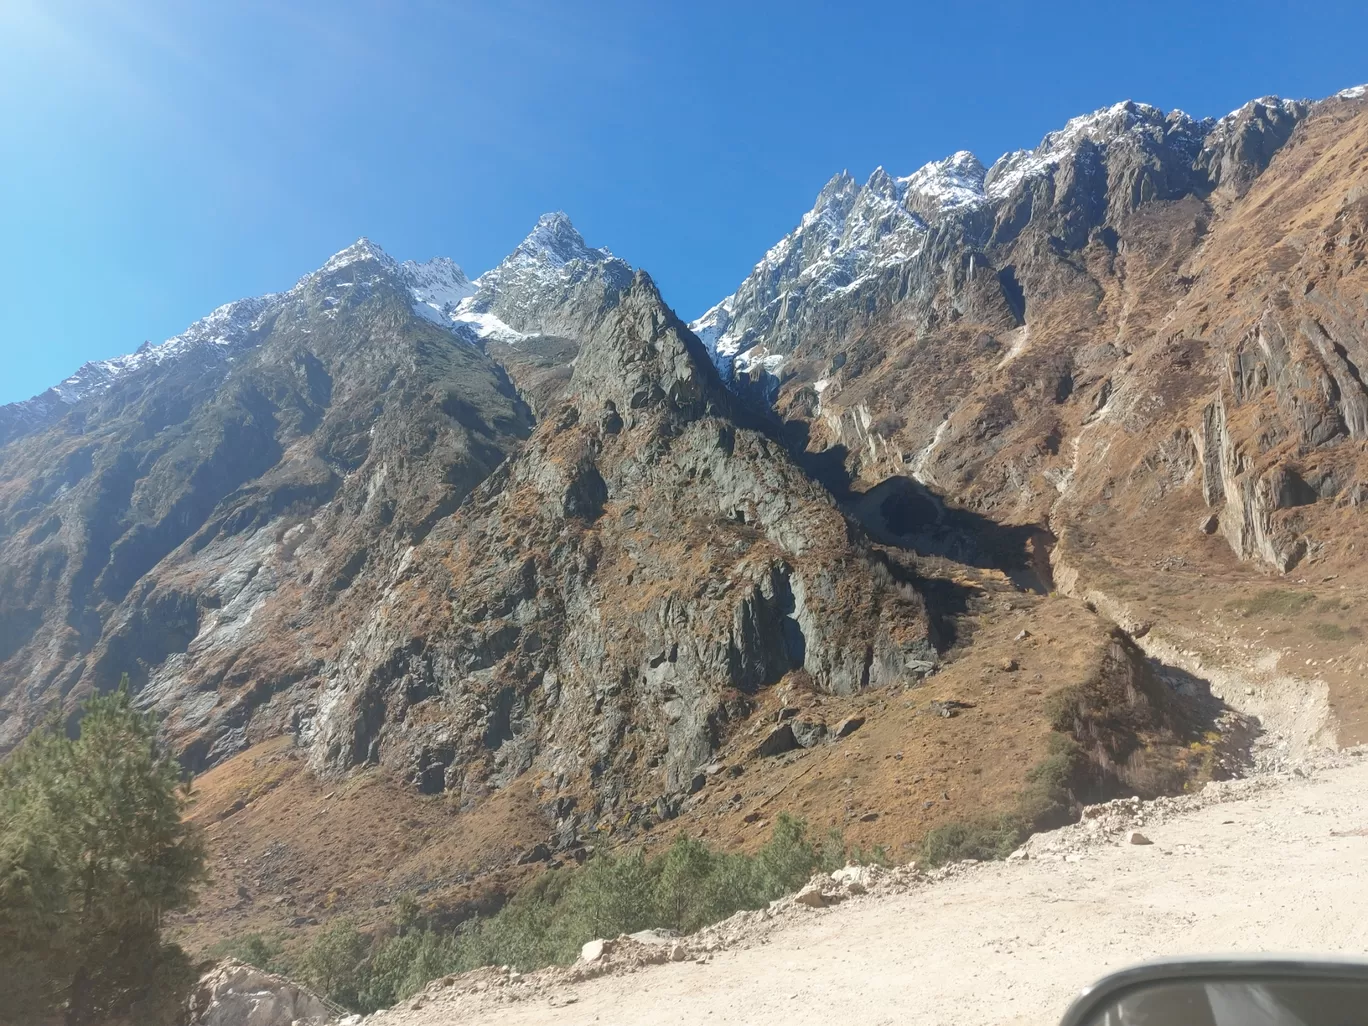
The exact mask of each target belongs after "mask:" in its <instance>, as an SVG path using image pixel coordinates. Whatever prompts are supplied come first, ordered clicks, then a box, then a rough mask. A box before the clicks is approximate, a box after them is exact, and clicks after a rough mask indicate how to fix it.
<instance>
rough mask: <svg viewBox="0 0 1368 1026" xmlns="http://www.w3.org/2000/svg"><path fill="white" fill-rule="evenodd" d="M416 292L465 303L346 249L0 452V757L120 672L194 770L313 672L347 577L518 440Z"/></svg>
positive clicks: (487, 374)
mask: <svg viewBox="0 0 1368 1026" xmlns="http://www.w3.org/2000/svg"><path fill="white" fill-rule="evenodd" d="M421 271H427V272H430V273H429V274H428V276H427V285H428V286H429V287H431V286H432V285H433V279H434V278H440V277H441V276H443V275H445V277H446V280H447V283H448V284H450V285H454V286H460V285H461V283H462V282H463V281H464V277H463V276H461V275H460V272H459V269H458V268H455V267H454V265H450V266H442V265H438V266H435V267H434V266H429V267H426V268H417V267H414V266H401V265H398V264H396V263H395V262H394V261H393V260H391V259H390V258H389V257H388V256H386V255H385V254H384V253H383V252H381V251H380V250H378V249H377V248H376V247H374V246H372V245H370V244H369V243H366V242H365V241H364V240H363V241H362V242H360V243H358V244H357V245H356V246H353V247H351V248H349V249H348V250H345V251H343V252H342V253H339V254H337V255H336V256H335V257H333V258H332V259H331V260H329V261H328V263H327V264H326V265H325V266H324V267H323V268H322V269H321V270H319V271H318V272H316V273H314V274H311V275H308V276H307V277H305V278H304V279H302V280H301V281H300V282H299V283H298V284H297V285H296V286H295V287H294V288H293V289H291V290H290V291H288V292H286V293H283V294H280V295H276V296H268V297H264V298H262V299H257V300H247V301H243V302H240V303H234V304H230V305H229V306H228V307H224V308H223V309H222V310H219V311H216V312H215V314H214V315H212V316H211V317H209V318H207V319H206V320H205V321H202V322H200V324H198V325H196V326H195V327H193V328H192V329H191V330H190V331H188V332H187V333H186V334H185V335H183V336H180V337H178V338H177V339H173V340H171V341H170V342H168V343H166V344H164V345H162V346H158V347H145V348H144V349H143V350H141V351H140V352H139V354H136V355H135V356H134V357H130V358H125V359H124V360H123V361H113V362H111V365H110V366H109V367H107V368H106V373H104V374H102V375H100V376H92V375H91V374H89V373H88V372H87V371H83V372H82V373H81V374H80V375H78V376H77V377H78V378H79V379H80V380H79V381H77V382H75V385H73V384H72V382H68V383H66V384H65V385H64V386H63V388H64V389H69V388H72V387H77V386H79V387H78V392H79V394H76V395H74V396H69V398H71V399H72V402H71V403H70V404H67V403H66V402H65V401H63V402H62V403H61V407H62V408H61V409H60V410H58V411H57V412H60V413H62V416H61V417H59V418H57V419H55V420H53V421H52V422H51V423H50V424H46V425H45V424H44V423H43V422H42V419H41V418H37V419H30V420H29V421H28V423H27V426H26V429H25V430H24V432H22V433H20V434H19V435H18V436H17V437H15V438H13V439H11V440H10V441H9V443H8V444H7V445H5V446H3V448H0V482H3V484H2V485H0V554H2V555H0V567H3V570H0V716H2V717H3V719H0V744H3V745H4V746H8V745H12V744H13V743H14V742H15V741H16V740H18V738H19V737H21V736H22V735H23V733H24V731H25V730H26V729H27V727H28V726H29V725H31V724H32V722H33V721H34V719H35V718H36V717H38V716H40V715H43V714H44V712H45V711H46V710H48V709H50V708H51V707H53V706H54V705H63V706H68V705H69V704H70V703H71V702H72V701H74V699H75V698H76V697H77V696H79V695H81V694H83V693H85V692H87V691H88V690H90V689H105V688H109V687H112V686H113V685H114V684H115V683H117V681H118V679H119V677H120V675H121V674H122V673H124V672H128V673H130V674H131V676H132V678H133V682H134V685H135V686H136V687H137V688H139V689H140V691H141V692H142V694H143V696H144V698H145V700H146V701H148V702H150V703H155V704H156V705H158V706H159V707H161V708H162V709H163V710H165V711H166V712H167V713H168V714H169V715H170V717H171V721H170V722H171V724H172V727H173V729H174V730H175V731H176V732H177V733H178V735H179V736H180V737H181V738H182V740H183V741H184V743H185V744H186V745H187V746H188V749H187V761H189V762H190V763H192V764H194V765H204V764H205V763H206V762H210V761H213V760H214V759H216V758H219V757H221V756H222V755H223V754H225V753H228V752H231V751H233V750H235V749H237V748H240V747H242V746H243V745H244V744H245V743H246V739H247V734H248V732H249V724H250V721H251V720H252V717H253V710H254V709H256V708H257V707H258V706H260V705H261V704H263V703H265V702H267V701H268V700H269V699H270V698H271V696H272V695H274V694H276V693H277V692H280V691H283V690H285V689H287V688H288V687H289V686H290V685H291V684H293V683H297V682H299V681H301V680H306V679H309V678H310V677H311V676H312V675H313V674H315V673H316V672H317V670H318V668H319V666H320V665H322V663H323V662H324V661H325V660H326V658H327V654H328V653H329V652H330V651H331V650H332V648H333V647H334V646H335V645H336V644H337V642H338V640H339V639H340V637H341V631H342V630H343V629H344V623H345V609H346V608H347V607H348V604H349V602H354V601H359V600H360V594H361V593H363V592H364V593H366V594H371V595H373V592H371V591H370V590H369V589H370V581H371V580H372V575H371V574H368V573H367V572H366V571H367V568H372V569H374V568H377V567H380V566H383V565H386V564H387V563H389V562H392V561H394V560H395V559H398V558H401V557H402V555H403V553H404V552H406V551H407V550H408V548H409V547H410V546H412V545H413V544H415V543H416V542H418V541H420V540H421V539H422V538H423V537H425V536H426V535H427V534H428V532H430V531H431V529H432V527H433V526H434V525H435V524H436V523H437V522H438V521H440V520H441V519H442V518H444V517H445V516H447V515H448V514H449V513H450V512H451V511H452V510H453V509H454V508H455V507H456V505H457V504H458V503H459V502H460V501H461V500H462V499H463V498H464V497H465V496H466V495H467V494H468V493H469V492H470V491H471V489H472V488H474V486H475V485H476V484H478V483H479V482H480V481H482V480H483V479H484V478H485V477H486V476H488V474H489V473H490V472H491V471H492V470H493V469H494V468H495V467H496V466H498V464H499V463H500V462H501V461H502V460H503V459H504V458H505V457H506V456H507V454H508V453H509V452H511V451H512V450H513V449H514V447H515V446H516V445H517V443H518V441H519V440H520V439H521V438H523V437H525V436H526V435H527V434H528V433H529V431H530V430H531V427H532V418H531V414H530V412H529V411H528V409H527V407H526V405H525V404H524V403H523V402H522V401H521V400H520V399H519V398H518V396H517V394H516V392H515V390H514V388H513V386H512V384H511V382H510V381H509V380H508V378H507V376H506V375H505V374H504V373H503V371H502V370H501V369H500V368H499V367H498V365H497V364H495V363H494V362H493V361H492V360H490V359H489V358H488V357H487V356H485V355H484V354H483V353H482V352H481V351H480V350H479V349H477V348H475V347H474V346H472V345H470V344H469V343H468V342H466V341H464V340H463V339H462V338H461V337H459V336H458V335H457V334H454V333H453V332H451V331H450V330H448V329H446V328H444V327H440V326H438V325H437V324H435V323H433V319H432V318H431V317H430V316H429V315H428V314H427V312H426V311H427V310H428V308H427V307H425V306H424V305H423V304H422V303H421V301H420V300H419V299H417V298H416V297H415V294H414V292H415V286H414V279H415V277H416V276H417V275H418V274H419V273H420V272H421ZM458 279H459V280H458ZM466 286H467V288H468V283H466ZM10 422H11V423H18V417H17V416H16V415H15V411H14V410H13V408H11V409H10ZM353 592H354V594H352V595H351V596H350V597H348V596H349V593H353Z"/></svg>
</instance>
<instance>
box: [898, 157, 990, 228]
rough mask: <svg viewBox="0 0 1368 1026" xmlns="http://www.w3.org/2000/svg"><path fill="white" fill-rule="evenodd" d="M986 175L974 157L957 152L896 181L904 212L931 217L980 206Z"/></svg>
mask: <svg viewBox="0 0 1368 1026" xmlns="http://www.w3.org/2000/svg"><path fill="white" fill-rule="evenodd" d="M987 173H988V171H987V168H985V167H984V166H983V163H982V162H981V161H980V160H979V159H978V157H976V156H974V155H973V154H972V153H970V152H969V151H968V150H960V151H959V152H957V153H952V154H951V155H950V156H948V157H946V158H945V159H944V160H934V161H932V162H931V163H929V164H926V165H923V166H922V167H920V168H918V169H917V170H916V171H914V172H913V173H912V174H910V175H908V176H907V177H906V178H900V179H898V180H897V182H898V188H899V189H900V191H902V193H903V194H904V196H905V199H904V203H905V204H906V205H907V207H908V209H910V210H915V211H917V212H918V213H920V214H922V215H923V216H934V215H936V214H939V213H943V212H945V211H949V210H956V209H959V208H960V207H969V206H975V205H977V204H979V203H982V202H983V200H984V192H983V179H984V176H985V175H986V174H987Z"/></svg>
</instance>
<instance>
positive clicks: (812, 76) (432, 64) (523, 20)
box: [0, 0, 1368, 402]
mask: <svg viewBox="0 0 1368 1026" xmlns="http://www.w3.org/2000/svg"><path fill="white" fill-rule="evenodd" d="M1365 39H1368V4H1366V3H1363V2H1362V0H1358V2H1336V0H1318V2H1316V3H1315V4H1301V3H1296V4H1294V3H1288V2H1280V3H1273V2H1261V0H1241V2H1238V3H1236V2H1211V0H1199V2H1196V3H1194V2H1192V0H1184V2H1170V0H1156V2H1151V3H1147V4H1143V5H1141V4H1124V5H1123V4H1107V3H1098V2H1096V0H1092V2H1087V3H1048V2H1024V0H1023V2H1018V3H955V2H947V0H940V2H936V3H918V2H900V3H893V2H888V0H883V2H864V0H858V2H857V0H846V2H844V3H839V4H837V3H827V4H824V3H815V2H807V0H783V2H778V0H775V2H770V0H765V2H747V0H726V2H714V0H687V2H682V0H681V2H665V0H630V2H628V0H624V2H617V0H603V2H596V3H576V2H571V0H559V2H556V0H501V2H494V3H479V4H476V3H461V2H453V3H439V2H435V0H432V2H416V0H407V2H405V0H394V2H382V0H371V2H364V0H330V2H327V3H323V2H312V0H310V2H290V0H231V2H227V3H224V2H219V3H209V2H200V0H190V2H186V0H142V2H139V0H107V2H98V0H0V240H2V244H0V281H3V283H4V289H3V292H0V402H5V401H9V400H13V399H17V398H22V397H25V396H28V395H31V394H33V393H35V392H38V391H40V390H41V389H43V388H44V387H46V386H47V385H49V384H52V383H54V382H56V381H57V380H59V379H60V378H62V377H63V376H65V375H66V374H68V373H70V372H71V371H73V370H74V369H75V368H76V367H77V366H78V365H79V364H81V363H82V362H83V361H85V360H88V359H97V358H104V357H109V356H114V355H117V354H119V353H123V352H127V351H129V350H131V349H133V348H136V346H137V345H138V344H140V343H141V342H142V341H143V340H144V339H152V340H156V341H160V340H161V339H163V338H165V337H167V336H169V335H172V334H175V333H176V332H178V331H180V330H181V329H182V328H184V327H185V326H186V325H187V324H189V323H190V322H191V321H193V320H195V319H196V318H197V317H199V316H201V315H203V314H204V313H206V312H208V311H209V310H210V309H212V308H213V307H214V306H216V305H218V304H220V303H223V302H226V301H228V300H231V299H235V298H238V297H241V296H245V295H255V294H259V293H262V292H267V291H273V290H277V289H280V288H284V287H287V286H288V285H290V284H291V283H292V282H293V281H294V280H295V278H297V277H298V276H299V275H300V274H302V273H304V272H307V271H309V270H311V269H313V268H314V267H316V266H318V265H319V264H320V263H322V262H323V260H324V259H325V258H326V257H327V256H328V255H329V254H331V253H332V252H334V251H336V250H338V249H340V248H342V247H343V246H345V245H347V244H348V243H350V242H352V241H353V240H354V239H355V238H356V237H357V236H360V235H367V236H370V237H371V238H372V239H374V240H375V241H376V242H378V243H379V244H380V245H382V246H384V247H385V248H386V249H387V250H388V251H389V252H390V253H391V254H393V255H394V256H396V257H398V258H400V259H404V258H408V257H413V258H418V259H422V258H426V257H430V256H435V255H439V254H441V255H447V256H451V257H453V258H455V259H456V260H457V261H458V262H459V263H461V264H462V266H464V267H465V268H466V270H467V272H468V273H470V274H471V276H472V277H473V276H474V275H475V274H477V273H479V272H480V271H483V270H485V269H487V268H488V267H490V266H491V265H493V264H494V263H496V262H498V260H499V259H500V258H501V257H502V256H503V255H504V254H505V253H506V252H507V251H508V250H510V249H511V248H512V247H513V246H514V245H516V243H517V242H518V241H519V239H521V238H522V236H523V235H524V234H526V232H527V231H528V230H529V229H530V227H531V226H532V224H533V223H534V221H535V219H536V217H537V215H538V214H540V213H541V212H543V211H545V210H553V209H563V210H565V211H567V212H568V213H569V214H570V216H571V218H572V219H573V220H574V222H575V224H576V225H577V226H578V227H579V228H580V230H581V232H582V233H583V234H584V236H585V237H586V239H587V240H588V241H589V243H590V244H591V245H606V246H608V247H610V248H611V249H613V250H614V251H615V252H617V253H618V254H619V255H621V256H623V257H624V258H626V259H627V260H629V261H631V262H632V263H633V264H636V265H638V266H641V267H645V268H646V269H647V270H649V271H650V272H651V273H652V274H653V275H654V276H655V278H656V280H657V281H658V282H659V283H660V285H661V287H662V290H663V291H664V294H665V296H666V299H667V300H668V301H669V302H670V303H671V304H672V305H673V306H675V308H676V309H677V310H678V311H679V312H680V313H681V314H683V315H684V316H685V317H692V316H696V315H697V314H698V313H700V312H701V311H702V310H703V309H704V308H706V307H707V306H709V305H711V303H712V302H714V301H715V300H717V299H719V298H720V297H721V296H723V295H725V294H726V293H728V292H730V291H731V290H732V289H733V288H734V287H735V285H736V284H737V282H738V281H739V280H740V279H741V278H742V277H743V276H744V275H745V274H746V273H747V271H748V270H749V269H750V267H751V266H752V265H753V264H754V262H755V261H756V260H757V259H758V258H759V257H760V256H761V254H762V253H763V252H764V250H765V249H766V248H767V247H769V246H770V245H771V244H772V243H773V242H775V241H776V240H777V239H778V238H779V236H780V235H782V234H783V233H784V232H785V231H787V230H788V229H789V228H790V227H792V226H793V224H794V223H795V222H796V221H797V220H798V218H799V217H800V216H801V215H802V213H803V212H804V211H805V210H806V209H807V208H808V207H809V206H810V205H811V202H812V199H813V197H814V196H815V194H816V192H817V190H818V189H819V188H820V187H821V185H822V183H823V182H824V181H825V180H826V179H827V178H828V177H829V176H830V175H831V174H833V173H834V172H836V171H839V170H841V169H842V168H849V169H850V170H851V171H852V172H853V173H854V174H856V175H857V176H861V177H863V176H865V175H867V174H868V173H869V172H870V171H871V170H872V169H873V168H874V167H875V166H877V165H879V164H883V165H885V166H886V167H888V168H889V169H890V170H891V171H893V172H894V173H907V172H909V171H911V170H914V169H915V168H917V167H918V166H920V165H921V164H923V163H925V162H926V161H928V160H932V159H937V158H939V157H942V156H944V155H946V154H948V153H951V152H953V151H954V150H958V149H971V150H973V151H975V152H976V153H978V154H979V155H980V157H982V158H983V159H984V160H985V161H991V160H992V159H993V158H994V157H996V156H997V155H999V154H1000V153H1002V152H1003V151H1005V150H1009V149H1016V148H1018V147H1022V146H1030V145H1034V144H1035V143H1036V142H1037V141H1039V138H1040V136H1041V135H1043V134H1044V133H1045V132H1046V131H1048V130H1050V129H1052V128H1057V127H1059V126H1060V125H1061V124H1063V122H1064V121H1065V120H1066V119H1067V118H1069V117H1070V116H1072V115H1074V114H1078V113H1081V112H1084V111H1088V110H1092V109H1094V108H1097V107H1100V106H1103V105H1106V104H1109V103H1113V102H1115V101H1117V100H1120V99H1124V98H1127V97H1131V98H1134V99H1137V100H1145V101H1147V102H1150V103H1153V104H1156V105H1158V106H1160V107H1163V108H1165V109H1169V108H1171V107H1174V106H1178V107H1182V108H1183V109H1184V110H1186V111H1188V112H1189V113H1191V114H1194V115H1198V116H1203V115H1216V116H1219V115H1222V114H1225V113H1226V112H1227V111H1229V110H1231V109H1232V108H1234V107H1236V106H1238V105H1239V104H1241V103H1243V102H1244V101H1245V100H1247V99H1250V98H1252V97H1255V96H1258V95H1261V94H1265V93H1278V94H1281V95H1284V96H1311V97H1318V96H1323V95H1327V94H1329V93H1332V92H1334V91H1336V90H1338V89H1341V88H1344V87H1346V86H1349V85H1353V84H1357V83H1359V82H1363V81H1365V80H1368V50H1365V48H1364V40H1365Z"/></svg>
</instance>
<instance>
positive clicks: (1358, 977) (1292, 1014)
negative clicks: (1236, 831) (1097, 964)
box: [1060, 958, 1368, 1026]
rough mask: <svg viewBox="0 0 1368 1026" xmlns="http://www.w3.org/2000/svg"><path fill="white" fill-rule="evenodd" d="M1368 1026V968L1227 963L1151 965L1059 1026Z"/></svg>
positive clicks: (1096, 987) (1099, 986) (1098, 989)
mask: <svg viewBox="0 0 1368 1026" xmlns="http://www.w3.org/2000/svg"><path fill="white" fill-rule="evenodd" d="M1364 1023H1368V962H1359V961H1349V960H1345V961H1300V960H1297V959H1281V958H1280V959H1268V958H1228V959H1191V960H1183V961H1172V962H1151V963H1146V964H1144V965H1138V966H1135V967H1134V968H1131V969H1125V970H1123V971H1121V972H1119V973H1113V974H1112V975H1111V976H1107V977H1104V978H1103V979H1102V980H1099V981H1098V982H1097V983H1095V984H1093V985H1092V986H1091V987H1089V988H1088V989H1087V990H1085V991H1084V992H1083V993H1082V994H1080V995H1079V996H1078V997H1077V998H1076V999H1075V1000H1074V1002H1073V1004H1072V1005H1070V1006H1069V1010H1068V1011H1067V1012H1065V1013H1064V1018H1063V1019H1062V1020H1061V1021H1060V1026H1351V1024H1355V1026H1357V1024H1364Z"/></svg>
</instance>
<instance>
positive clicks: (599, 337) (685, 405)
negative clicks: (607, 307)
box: [570, 271, 729, 415]
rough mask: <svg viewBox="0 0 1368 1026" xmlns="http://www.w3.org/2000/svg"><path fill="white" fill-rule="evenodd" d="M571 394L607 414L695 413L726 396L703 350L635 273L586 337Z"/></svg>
mask: <svg viewBox="0 0 1368 1026" xmlns="http://www.w3.org/2000/svg"><path fill="white" fill-rule="evenodd" d="M570 392H571V394H573V395H575V396H577V397H579V399H580V400H589V401H590V402H591V403H592V404H594V405H599V406H601V407H602V408H603V409H604V410H605V411H607V412H608V414H609V415H611V412H612V411H621V412H623V413H626V412H627V411H630V410H639V409H643V408H646V407H659V406H665V407H666V408H668V409H669V410H672V411H677V412H684V413H687V414H691V415H692V414H697V413H699V412H701V411H702V410H703V409H705V408H706V407H707V406H708V405H709V400H711V401H712V402H713V403H714V404H716V403H718V401H719V400H720V401H721V404H722V405H724V406H725V405H726V401H727V399H728V398H729V397H728V394H727V392H726V390H725V388H724V387H723V385H722V382H721V380H720V379H719V378H718V376H717V371H716V370H715V369H714V368H713V366H712V363H711V361H710V360H709V357H708V353H707V350H705V349H704V348H703V347H702V346H701V345H700V344H699V342H698V340H697V339H696V338H695V337H694V336H693V334H692V333H691V332H690V331H689V329H688V327H687V326H686V325H685V324H684V323H683V322H682V321H680V320H679V318H678V317H676V316H675V314H674V313H673V312H672V311H671V310H670V308H669V307H668V306H667V305H666V304H665V301H664V299H662V298H661V295H660V292H659V290H658V289H657V288H656V285H655V282H653V281H652V280H651V277H650V275H648V274H647V273H646V272H645V271H637V272H636V273H635V275H633V278H632V281H631V283H630V285H629V286H628V287H627V289H626V290H625V291H623V292H622V293H621V294H620V296H619V297H618V300H617V303H616V304H615V306H614V309H613V311H612V315H611V316H609V317H606V318H605V319H604V320H603V321H602V322H600V323H599V324H598V325H597V326H596V329H595V330H594V331H593V333H592V334H591V335H590V336H589V337H587V338H585V339H584V340H583V342H582V344H581V346H580V349H579V354H578V357H577V358H576V360H575V366H574V372H573V376H572V378H571V382H570Z"/></svg>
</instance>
